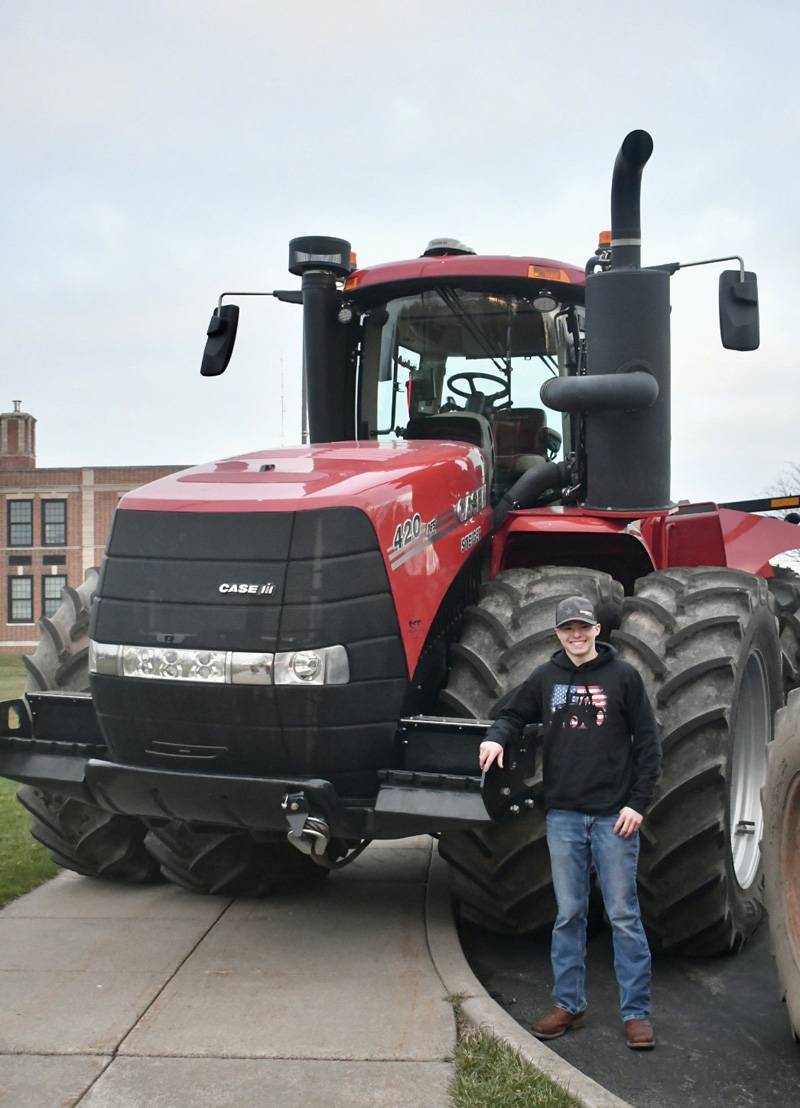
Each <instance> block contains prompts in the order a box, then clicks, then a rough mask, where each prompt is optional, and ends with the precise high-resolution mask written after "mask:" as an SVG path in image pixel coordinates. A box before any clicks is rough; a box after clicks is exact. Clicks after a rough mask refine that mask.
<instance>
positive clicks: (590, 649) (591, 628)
mask: <svg viewBox="0 0 800 1108" xmlns="http://www.w3.org/2000/svg"><path fill="white" fill-rule="evenodd" d="M556 634H557V635H558V641H559V642H560V643H561V646H562V647H563V649H564V650H566V652H567V654H569V655H570V656H571V657H572V658H589V657H591V656H592V655H593V654H594V652H595V645H594V641H595V639H596V638H597V636H598V635H599V634H600V624H599V623H581V622H580V620H577V619H574V620H571V621H570V622H569V623H562V624H561V626H560V627H556Z"/></svg>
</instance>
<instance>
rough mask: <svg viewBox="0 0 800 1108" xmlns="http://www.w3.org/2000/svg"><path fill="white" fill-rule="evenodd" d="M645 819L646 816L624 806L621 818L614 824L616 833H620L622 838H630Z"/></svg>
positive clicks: (620, 814)
mask: <svg viewBox="0 0 800 1108" xmlns="http://www.w3.org/2000/svg"><path fill="white" fill-rule="evenodd" d="M643 819H644V816H642V815H640V813H639V812H636V811H634V809H633V808H622V809H621V810H620V813H619V819H618V820H617V822H616V823H615V824H614V834H615V835H619V836H620V838H622V839H629V838H630V837H631V836H632V835H635V834H636V832H637V831H638V830H639V828H640V827H641V825H642V820H643Z"/></svg>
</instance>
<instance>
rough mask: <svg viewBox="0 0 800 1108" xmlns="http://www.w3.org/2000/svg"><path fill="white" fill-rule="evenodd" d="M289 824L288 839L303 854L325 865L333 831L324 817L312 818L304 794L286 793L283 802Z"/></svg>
mask: <svg viewBox="0 0 800 1108" xmlns="http://www.w3.org/2000/svg"><path fill="white" fill-rule="evenodd" d="M281 808H282V809H283V810H284V812H285V813H286V822H287V823H288V824H289V832H288V834H287V838H288V840H289V842H290V843H291V844H292V846H294V847H297V849H298V850H299V851H300V852H301V854H308V856H309V857H310V858H311V859H312V861H314V862H319V864H320V865H323V866H324V865H325V861H323V859H324V858H325V853H326V851H327V849H328V846H329V844H330V841H331V829H330V827H329V826H328V821H327V820H326V819H324V818H323V817H322V816H312V815H311V812H310V811H309V809H308V801H307V800H306V794H305V793H304V792H296V793H286V795H285V796H284V798H283V800H282V801H281Z"/></svg>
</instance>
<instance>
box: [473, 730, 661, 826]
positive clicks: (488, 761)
mask: <svg viewBox="0 0 800 1108" xmlns="http://www.w3.org/2000/svg"><path fill="white" fill-rule="evenodd" d="M495 761H496V762H497V764H498V766H499V767H500V769H502V768H503V748H502V746H501V745H500V743H493V742H489V741H487V740H484V741H483V742H482V743H481V749H480V753H479V755H478V762H479V763H480V767H481V771H482V772H483V773H486V771H487V769H489V768H490V767H491V766H492V765H494V763H495ZM641 818H642V817H641V816H640V817H639V819H641Z"/></svg>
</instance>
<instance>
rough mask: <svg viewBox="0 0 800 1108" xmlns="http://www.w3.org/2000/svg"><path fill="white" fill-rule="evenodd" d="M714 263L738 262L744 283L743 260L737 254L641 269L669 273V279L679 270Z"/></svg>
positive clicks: (647, 266)
mask: <svg viewBox="0 0 800 1108" xmlns="http://www.w3.org/2000/svg"><path fill="white" fill-rule="evenodd" d="M715 262H738V263H739V280H740V281H742V282H744V274H745V268H744V259H743V258H740V257H739V255H738V254H728V255H727V257H725V258H704V259H703V260H702V261H701V262H664V263H663V264H662V265H646V266H642V268H643V269H658V270H660V271H661V272H662V273H669V275H670V277H671V276H672V275H673V274H674V273H677V272H678V270H679V269H690V268H691V267H692V266H693V265H713V264H714V263H715Z"/></svg>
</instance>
